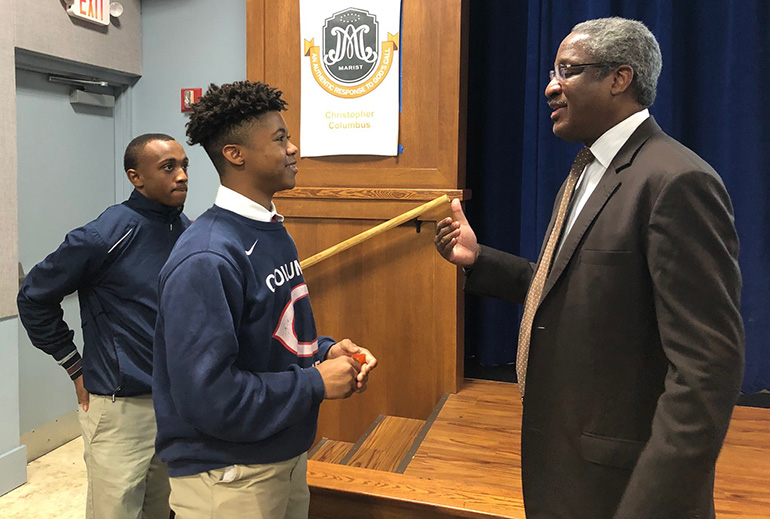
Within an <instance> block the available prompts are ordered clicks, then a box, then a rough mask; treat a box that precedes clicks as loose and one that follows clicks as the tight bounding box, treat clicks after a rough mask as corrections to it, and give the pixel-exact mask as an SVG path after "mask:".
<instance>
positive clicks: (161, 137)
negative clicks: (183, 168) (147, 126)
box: [123, 133, 176, 172]
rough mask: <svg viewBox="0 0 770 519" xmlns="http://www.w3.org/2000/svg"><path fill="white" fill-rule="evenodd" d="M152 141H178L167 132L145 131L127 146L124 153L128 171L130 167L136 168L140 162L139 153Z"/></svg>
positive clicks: (125, 166) (124, 167)
mask: <svg viewBox="0 0 770 519" xmlns="http://www.w3.org/2000/svg"><path fill="white" fill-rule="evenodd" d="M151 141H176V139H174V138H173V137H172V136H170V135H166V134H165V133H144V134H142V135H140V136H139V137H135V138H134V139H133V140H132V141H131V142H129V143H128V146H126V153H125V154H124V155H123V169H125V170H126V172H128V170H129V169H136V166H137V164H138V163H139V154H140V153H141V152H142V150H143V149H144V147H145V146H146V145H147V143H148V142H151Z"/></svg>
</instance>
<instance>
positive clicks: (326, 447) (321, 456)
mask: <svg viewBox="0 0 770 519" xmlns="http://www.w3.org/2000/svg"><path fill="white" fill-rule="evenodd" d="M352 447H353V443H352V442H343V441H339V440H330V439H328V438H321V440H320V441H319V442H318V444H317V445H316V446H315V447H313V449H312V450H311V451H310V452H309V453H308V458H309V459H311V460H315V461H323V462H325V463H339V462H340V461H342V459H343V458H344V457H345V456H347V454H348V452H350V449H351V448H352Z"/></svg>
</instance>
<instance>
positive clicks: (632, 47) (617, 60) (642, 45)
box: [572, 17, 663, 108]
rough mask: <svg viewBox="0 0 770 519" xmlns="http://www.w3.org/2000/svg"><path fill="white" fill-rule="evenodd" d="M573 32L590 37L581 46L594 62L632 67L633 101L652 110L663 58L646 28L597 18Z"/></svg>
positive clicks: (636, 24) (640, 23)
mask: <svg viewBox="0 0 770 519" xmlns="http://www.w3.org/2000/svg"><path fill="white" fill-rule="evenodd" d="M572 32H573V33H575V34H586V35H588V36H589V37H588V38H586V39H585V40H582V41H581V42H580V43H581V45H582V46H583V49H585V51H586V52H587V54H588V56H589V59H590V60H591V61H595V62H599V63H613V64H617V65H630V66H631V68H632V69H634V80H633V83H632V84H631V88H633V93H634V97H636V100H637V102H638V103H639V104H640V105H642V106H643V107H645V108H647V107H649V106H652V103H653V102H654V101H655V90H656V89H657V87H658V76H660V70H661V68H662V67H663V58H662V57H661V55H660V46H658V40H656V39H655V36H654V35H653V34H652V32H650V30H649V29H648V28H647V26H646V25H644V24H643V23H642V22H638V21H636V20H628V19H626V18H619V17H612V18H598V19H596V20H588V21H585V22H582V23H579V24H577V25H576V26H574V27H573V28H572Z"/></svg>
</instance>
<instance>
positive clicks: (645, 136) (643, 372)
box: [466, 117, 744, 519]
mask: <svg viewBox="0 0 770 519" xmlns="http://www.w3.org/2000/svg"><path fill="white" fill-rule="evenodd" d="M560 197H561V194H559V197H557V206H558V200H559V198H560ZM551 225H553V219H552V222H551ZM548 232H549V233H550V229H549V231H548ZM533 268H534V265H533V264H531V263H530V262H529V261H527V260H525V259H524V258H520V257H518V256H513V255H511V254H507V253H504V252H500V251H497V250H494V249H490V248H487V247H482V250H481V254H480V256H479V259H478V261H477V262H476V264H475V265H474V267H473V269H472V271H471V272H470V274H469V275H468V278H467V280H466V290H468V291H470V292H473V293H479V294H485V295H491V296H496V297H501V298H503V299H506V300H510V301H516V302H523V301H524V298H525V296H526V292H527V289H528V287H529V283H530V280H531V278H532V276H533ZM740 289H741V277H740V271H739V269H738V238H737V235H736V232H735V227H734V222H733V210H732V205H731V202H730V199H729V197H728V195H727V192H726V190H725V188H724V185H723V184H722V181H721V179H720V178H719V176H718V175H717V173H716V172H715V171H714V170H713V169H712V168H711V167H710V166H709V165H708V164H707V163H706V162H704V161H703V160H702V159H700V157H698V156H697V155H695V154H694V153H693V152H692V151H690V150H689V149H687V148H685V147H684V146H682V145H681V144H680V143H678V142H676V141H675V140H674V139H672V138H670V137H669V136H667V135H666V134H665V133H663V131H662V130H661V129H660V127H659V126H658V125H657V124H656V123H655V121H654V119H653V118H652V117H650V118H649V119H648V120H646V121H645V122H644V123H642V125H641V126H640V127H639V128H638V129H637V130H636V131H635V132H634V134H633V135H632V136H631V137H630V139H629V140H628V142H626V144H625V145H624V146H623V147H622V148H621V150H620V151H619V152H618V154H617V156H616V157H615V159H614V160H613V161H612V164H611V165H610V167H609V168H608V169H607V172H606V173H605V174H604V176H603V177H602V179H601V181H600V183H599V185H598V186H597V187H596V189H595V191H594V192H593V193H592V195H591V196H590V198H589V200H588V201H587V203H586V205H585V207H584V208H583V210H582V211H581V213H580V215H579V216H578V218H577V220H576V221H575V224H574V225H573V227H572V229H571V231H570V233H569V235H568V236H567V237H566V239H565V241H564V244H563V246H562V249H561V252H560V254H559V256H558V257H557V258H556V260H555V262H554V266H553V269H552V271H551V273H550V275H549V277H548V279H547V281H546V284H545V288H544V291H543V296H542V299H541V301H540V306H539V308H538V310H537V313H536V315H535V318H534V324H533V331H532V339H531V345H530V356H529V367H528V371H527V392H526V395H525V398H524V417H523V424H522V438H521V441H522V481H523V488H524V503H525V507H526V511H527V518H528V519H541V518H542V519H546V518H547V519H556V518H560V519H604V518H607V519H609V518H617V519H648V518H649V519H668V518H672V519H673V518H676V519H679V518H711V517H714V502H713V485H714V465H715V463H716V459H717V455H718V454H719V450H720V448H721V445H722V441H723V439H724V436H725V434H726V432H727V427H728V424H729V421H730V415H731V413H732V408H733V404H734V402H735V399H736V397H737V395H738V391H739V388H740V382H741V377H742V373H743V350H744V335H743V323H742V320H741V316H740V313H739V304H740V303H739V302H740Z"/></svg>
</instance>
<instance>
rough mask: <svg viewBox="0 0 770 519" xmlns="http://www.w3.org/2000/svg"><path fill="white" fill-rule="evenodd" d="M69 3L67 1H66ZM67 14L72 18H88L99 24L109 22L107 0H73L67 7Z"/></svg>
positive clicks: (108, 3)
mask: <svg viewBox="0 0 770 519" xmlns="http://www.w3.org/2000/svg"><path fill="white" fill-rule="evenodd" d="M67 3H69V2H67ZM67 14H69V15H70V16H72V17H73V18H80V19H81V20H88V21H89V22H93V23H98V24H99V25H109V24H110V1H109V0H74V1H73V2H72V5H70V6H69V9H67Z"/></svg>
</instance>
